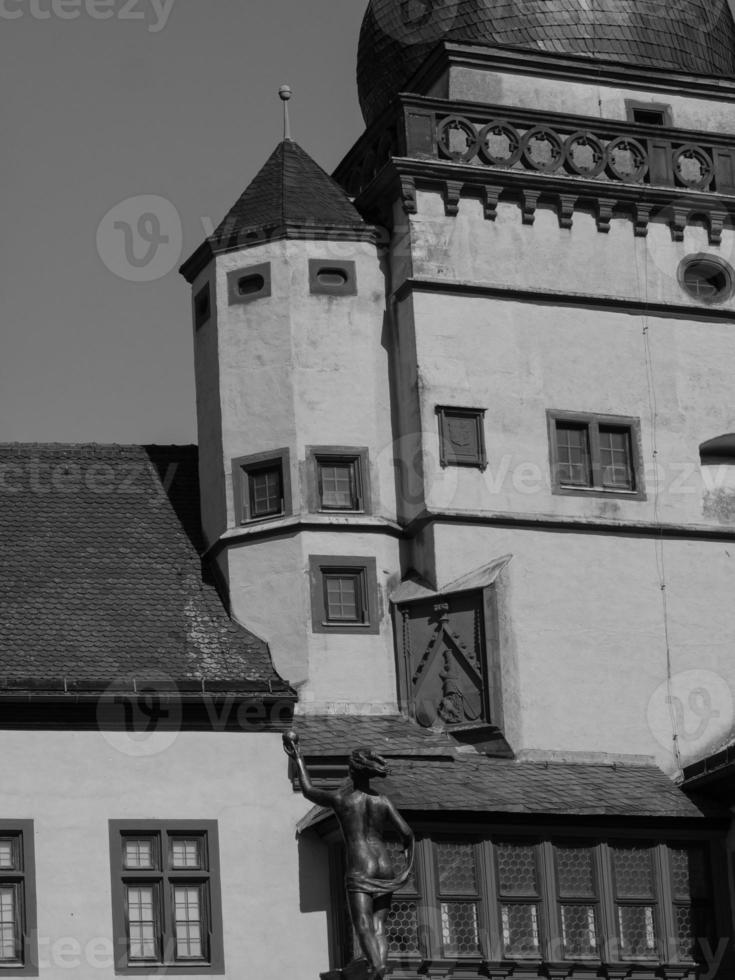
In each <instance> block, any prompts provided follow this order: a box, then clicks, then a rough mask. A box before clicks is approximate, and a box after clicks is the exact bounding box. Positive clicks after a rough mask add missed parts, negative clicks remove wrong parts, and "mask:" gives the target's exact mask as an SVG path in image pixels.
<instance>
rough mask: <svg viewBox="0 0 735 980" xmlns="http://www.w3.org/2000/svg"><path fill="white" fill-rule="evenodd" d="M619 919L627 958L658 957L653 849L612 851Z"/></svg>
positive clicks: (616, 908)
mask: <svg viewBox="0 0 735 980" xmlns="http://www.w3.org/2000/svg"><path fill="white" fill-rule="evenodd" d="M611 853H612V867H613V881H614V887H615V899H616V901H615V918H616V922H617V928H618V940H619V942H620V951H621V954H622V957H623V959H655V958H656V956H657V947H658V939H657V935H656V932H657V929H656V911H657V903H656V893H655V887H654V869H653V851H652V849H651V848H650V847H624V846H622V845H617V846H615V847H612V848H611Z"/></svg>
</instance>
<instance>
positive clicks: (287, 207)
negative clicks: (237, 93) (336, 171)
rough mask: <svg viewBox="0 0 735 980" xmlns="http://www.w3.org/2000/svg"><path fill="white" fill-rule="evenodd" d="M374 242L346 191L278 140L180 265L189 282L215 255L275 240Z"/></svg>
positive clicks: (295, 148)
mask: <svg viewBox="0 0 735 980" xmlns="http://www.w3.org/2000/svg"><path fill="white" fill-rule="evenodd" d="M329 235H334V236H335V237H336V238H340V239H347V240H373V236H374V229H373V228H372V226H370V225H368V224H366V222H365V221H364V220H363V219H362V217H361V216H360V214H359V213H358V212H357V210H356V209H355V208H354V207H353V205H352V202H351V201H350V199H349V198H348V197H347V195H346V194H345V192H344V191H343V190H342V188H341V187H340V186H339V184H338V183H337V182H336V181H334V180H333V179H332V178H331V177H330V176H329V174H327V173H326V172H325V171H324V170H322V168H321V167H320V166H319V165H318V164H317V163H315V161H314V160H312V158H311V157H310V156H309V154H308V153H306V151H305V150H302V149H301V147H300V146H299V145H298V143H296V142H294V141H293V140H283V141H282V142H281V143H279V144H278V146H277V147H276V148H275V150H274V151H273V153H271V155H270V157H268V159H267V160H266V162H265V164H264V165H263V167H262V168H261V170H260V171H259V172H258V173H257V174H256V176H255V177H254V178H253V180H252V182H251V183H250V184H249V185H248V187H247V188H246V189H245V190H244V191H243V193H242V194H241V195H240V197H239V198H238V200H237V201H236V202H235V203H234V204H233V206H232V207H231V208H230V210H229V211H228V212H227V214H226V215H225V217H224V218H223V219H222V221H221V222H220V224H219V225H218V226H217V228H215V230H214V231H213V232H212V234H211V235H210V236H209V237H208V238H207V239H206V240H205V241H204V242H203V243H202V245H200V246H199V248H198V249H197V250H196V251H195V252H194V254H193V255H192V256H191V257H190V258H189V259H187V260H186V262H184V264H183V265H182V266H181V270H180V271H181V274H182V275H183V276H184V278H185V279H186V280H187V281H188V282H193V280H194V278H195V277H196V276H197V275H198V273H199V271H200V270H201V269H202V268H203V267H204V265H205V264H206V263H207V262H208V261H209V259H210V258H211V256H212V255H213V254H215V253H218V252H227V251H231V250H234V249H238V248H243V247H246V246H251V245H258V244H262V243H263V242H265V241H271V240H274V239H278V238H284V237H285V238H297V237H301V238H304V237H307V238H308V237H327V236H329Z"/></svg>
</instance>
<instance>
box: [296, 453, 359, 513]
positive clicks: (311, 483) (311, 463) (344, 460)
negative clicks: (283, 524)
mask: <svg viewBox="0 0 735 980" xmlns="http://www.w3.org/2000/svg"><path fill="white" fill-rule="evenodd" d="M325 461H328V462H331V463H333V464H335V463H336V464H348V465H351V466H352V467H353V472H354V480H355V498H356V503H357V505H358V506H357V507H349V508H348V507H325V506H324V503H323V500H322V490H321V480H320V467H321V465H322V463H323V462H325ZM306 467H307V500H308V505H309V510H310V511H312V512H314V513H319V514H345V515H349V514H369V513H370V512H371V510H372V500H371V494H370V454H369V451H368V448H367V446H307V447H306Z"/></svg>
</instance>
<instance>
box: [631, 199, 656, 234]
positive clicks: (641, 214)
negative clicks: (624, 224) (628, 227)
mask: <svg viewBox="0 0 735 980" xmlns="http://www.w3.org/2000/svg"><path fill="white" fill-rule="evenodd" d="M652 210H653V205H652V204H634V205H633V233H634V235H635V236H636V238H645V237H646V236H647V235H648V223H649V222H650V220H651V211H652Z"/></svg>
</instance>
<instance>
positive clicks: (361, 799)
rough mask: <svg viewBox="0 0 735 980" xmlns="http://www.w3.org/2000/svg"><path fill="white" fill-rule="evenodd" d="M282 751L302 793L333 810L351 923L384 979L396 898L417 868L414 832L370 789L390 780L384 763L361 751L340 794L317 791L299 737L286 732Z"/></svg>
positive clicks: (375, 975) (375, 977)
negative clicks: (395, 838) (392, 841)
mask: <svg viewBox="0 0 735 980" xmlns="http://www.w3.org/2000/svg"><path fill="white" fill-rule="evenodd" d="M283 747H284V749H285V751H286V753H287V754H288V755H289V756H290V757H291V758H292V759H293V760H294V762H295V763H296V770H297V772H298V777H299V784H300V786H301V792H302V793H303V794H304V796H305V797H306V799H307V800H309V801H310V802H312V803H316V804H317V805H318V806H323V807H329V808H330V809H332V810H334V813H335V815H336V817H337V820H338V822H339V825H340V827H341V829H342V836H343V837H344V842H345V851H346V875H345V884H346V887H347V901H348V905H349V909H350V918H351V919H352V924H353V926H354V928H355V932H356V933H357V937H358V939H359V941H360V946H361V947H362V951H363V953H364V954H365V958H366V959H367V965H368V975H369V977H370V978H372V980H380V978H382V977H383V976H384V974H385V972H386V970H387V967H388V937H387V936H386V934H385V921H386V919H387V917H388V913H389V912H390V906H391V896H392V893H393V892H394V891H395V890H396V889H397V888H400V887H401V885H404V884H405V883H406V881H407V880H408V877H409V875H410V873H411V866H412V864H413V844H414V838H413V831H412V830H411V828H410V827H409V826H408V824H407V823H406V821H405V820H404V819H403V817H402V816H401V815H400V813H399V812H398V811H397V810H396V808H395V807H394V806H393V804H392V803H391V801H390V800H389V799H388V798H387V797H386V796H381V794H380V793H377V792H376V791H375V790H374V789H371V787H370V779H371V777H373V776H378V777H381V776H386V775H387V774H388V768H387V766H386V763H385V760H384V759H382V758H381V757H380V756H379V755H378V754H377V753H375V752H371V751H370V750H369V749H356V750H355V751H354V752H353V753H352V755H351V756H350V769H349V771H350V782H349V783H346V784H345V785H344V786H342V787H340V788H339V789H337V790H334V791H329V790H321V789H316V788H315V787H314V786H312V783H311V780H310V779H309V774H308V773H307V771H306V766H305V765H304V760H303V758H302V757H301V753H300V751H299V744H298V736H297V735H295V734H294V733H293V732H287V733H286V734H285V735H284V736H283ZM390 826H392V827H393V828H394V829H395V830H396V831H397V833H398V835H399V836H400V838H401V841H402V843H403V849H404V854H405V856H406V867H405V869H404V870H403V871H402V872H401V873H400V874H399V875H396V873H395V869H394V868H393V862H392V861H391V857H390V854H389V852H388V848H387V846H386V843H385V830H386V828H388V827H390Z"/></svg>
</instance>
